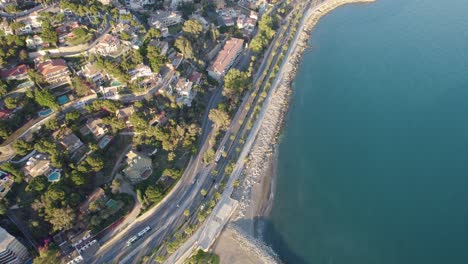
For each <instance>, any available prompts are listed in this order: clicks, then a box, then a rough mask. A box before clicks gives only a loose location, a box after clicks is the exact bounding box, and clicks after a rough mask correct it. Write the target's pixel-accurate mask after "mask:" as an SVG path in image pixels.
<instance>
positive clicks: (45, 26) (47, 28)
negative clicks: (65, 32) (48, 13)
mask: <svg viewBox="0 0 468 264" xmlns="http://www.w3.org/2000/svg"><path fill="white" fill-rule="evenodd" d="M41 38H42V40H43V41H44V42H49V43H51V44H53V45H55V46H57V42H58V34H57V32H56V31H55V29H54V28H53V27H52V24H51V23H50V22H49V21H43V22H42V34H41Z"/></svg>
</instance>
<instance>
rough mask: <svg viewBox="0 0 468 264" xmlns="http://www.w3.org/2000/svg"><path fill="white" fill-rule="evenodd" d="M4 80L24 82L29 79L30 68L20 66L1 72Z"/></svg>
mask: <svg viewBox="0 0 468 264" xmlns="http://www.w3.org/2000/svg"><path fill="white" fill-rule="evenodd" d="M0 75H1V77H2V79H5V80H8V81H9V80H24V79H27V78H28V66H26V65H25V64H20V65H18V66H16V67H13V68H11V69H8V70H2V71H1V72H0Z"/></svg>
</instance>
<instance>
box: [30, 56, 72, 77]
mask: <svg viewBox="0 0 468 264" xmlns="http://www.w3.org/2000/svg"><path fill="white" fill-rule="evenodd" d="M64 69H68V67H67V64H66V63H65V61H64V60H63V59H52V60H49V61H45V62H41V63H39V64H38V65H37V71H38V72H39V73H40V74H42V75H48V74H50V73H54V72H58V71H62V70H64Z"/></svg>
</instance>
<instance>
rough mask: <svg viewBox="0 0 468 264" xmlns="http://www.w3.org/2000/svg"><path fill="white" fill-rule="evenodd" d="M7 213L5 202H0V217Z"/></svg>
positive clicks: (3, 200)
mask: <svg viewBox="0 0 468 264" xmlns="http://www.w3.org/2000/svg"><path fill="white" fill-rule="evenodd" d="M7 211H8V206H7V204H6V200H5V199H2V200H0V215H5V214H6V213H7Z"/></svg>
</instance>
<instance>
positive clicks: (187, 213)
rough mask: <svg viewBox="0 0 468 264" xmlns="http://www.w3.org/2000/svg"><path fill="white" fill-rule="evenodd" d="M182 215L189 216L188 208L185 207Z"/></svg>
mask: <svg viewBox="0 0 468 264" xmlns="http://www.w3.org/2000/svg"><path fill="white" fill-rule="evenodd" d="M184 215H185V216H186V217H189V216H190V210H189V209H185V210H184Z"/></svg>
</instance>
